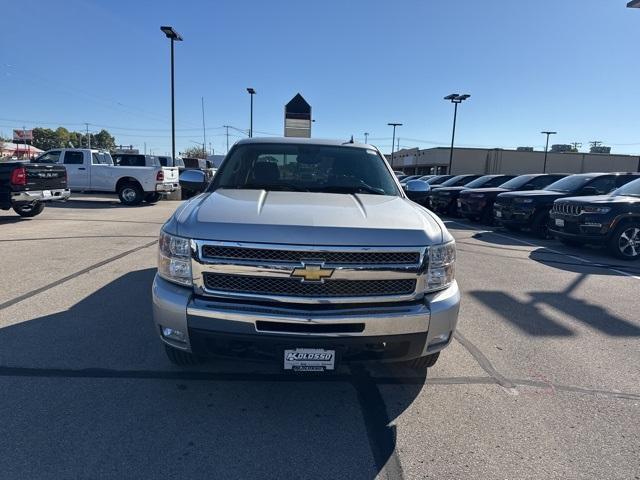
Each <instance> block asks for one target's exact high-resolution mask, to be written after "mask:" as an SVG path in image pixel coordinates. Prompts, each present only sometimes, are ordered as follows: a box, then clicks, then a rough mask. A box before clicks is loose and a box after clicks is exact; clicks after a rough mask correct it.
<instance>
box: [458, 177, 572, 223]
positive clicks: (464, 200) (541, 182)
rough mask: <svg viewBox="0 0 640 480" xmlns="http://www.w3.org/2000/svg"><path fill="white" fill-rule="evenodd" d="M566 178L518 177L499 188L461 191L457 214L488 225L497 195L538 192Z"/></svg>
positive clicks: (491, 219)
mask: <svg viewBox="0 0 640 480" xmlns="http://www.w3.org/2000/svg"><path fill="white" fill-rule="evenodd" d="M566 176H567V175H566V174H561V173H553V174H552V173H536V174H530V175H519V176H517V177H516V178H512V179H511V180H509V181H508V182H506V183H503V184H502V185H500V186H499V187H495V188H476V189H474V190H463V191H462V192H460V198H458V212H460V214H461V215H462V216H463V217H466V218H468V219H469V220H475V221H478V220H479V221H482V222H483V223H486V224H489V225H490V224H492V223H493V202H494V201H495V200H496V197H497V196H498V195H499V194H501V193H504V192H523V191H526V190H540V189H541V188H544V187H546V186H547V185H550V184H552V183H553V182H555V181H557V180H560V179H561V178H564V177H566Z"/></svg>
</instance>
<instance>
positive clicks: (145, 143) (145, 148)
mask: <svg viewBox="0 0 640 480" xmlns="http://www.w3.org/2000/svg"><path fill="white" fill-rule="evenodd" d="M144 154H145V155H146V154H147V142H144Z"/></svg>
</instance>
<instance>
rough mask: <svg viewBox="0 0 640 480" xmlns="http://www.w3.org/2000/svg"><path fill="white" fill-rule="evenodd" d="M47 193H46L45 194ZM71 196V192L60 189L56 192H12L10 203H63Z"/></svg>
mask: <svg viewBox="0 0 640 480" xmlns="http://www.w3.org/2000/svg"><path fill="white" fill-rule="evenodd" d="M47 192H48V193H47ZM70 196H71V190H69V189H68V188H60V189H56V190H33V191H25V192H12V193H11V202H12V203H18V202H27V203H31V202H35V201H38V202H50V201H63V200H67V199H68V198H69V197H70Z"/></svg>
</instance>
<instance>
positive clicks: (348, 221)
mask: <svg viewBox="0 0 640 480" xmlns="http://www.w3.org/2000/svg"><path fill="white" fill-rule="evenodd" d="M181 182H184V183H185V184H186V183H188V184H189V185H188V187H189V188H192V189H198V190H200V191H202V192H203V193H201V194H199V195H197V196H195V197H193V198H192V199H191V200H189V201H188V202H185V203H184V204H183V205H182V206H181V207H180V208H178V209H177V210H176V212H175V213H174V215H173V216H172V217H171V218H170V219H169V220H168V221H167V222H166V223H165V224H164V226H163V227H162V231H161V233H160V242H159V254H158V274H157V275H156V277H155V280H154V282H153V315H154V320H155V323H156V325H157V331H158V333H159V335H160V338H161V339H162V341H163V342H164V344H165V348H166V351H167V355H168V357H169V359H170V360H171V361H172V362H173V363H176V364H178V365H192V364H195V363H197V362H199V361H201V360H202V359H203V358H205V357H207V356H240V357H243V358H265V359H272V360H274V361H277V362H279V363H281V364H282V366H283V368H284V369H285V370H291V371H325V370H333V369H335V368H336V365H337V364H338V363H339V362H365V361H384V362H407V363H408V364H409V365H410V366H412V367H414V368H417V369H425V368H428V367H430V366H432V365H433V364H434V363H435V362H436V360H437V358H438V355H439V352H440V351H441V350H442V349H443V348H445V347H446V346H447V345H449V343H450V342H451V339H452V336H453V332H454V330H455V327H456V323H457V317H458V308H459V303H460V293H459V291H458V285H457V283H456V281H455V280H454V271H455V259H456V249H455V242H454V240H453V237H452V236H451V234H450V233H449V232H448V231H447V229H446V227H445V226H444V225H443V224H442V222H441V221H440V220H439V219H438V217H436V216H435V215H434V214H433V213H431V212H430V211H428V210H427V209H425V208H423V207H421V206H419V205H418V204H416V203H414V202H412V201H411V200H410V199H409V198H408V196H407V193H405V192H403V190H402V189H401V188H400V185H399V183H398V181H397V180H396V177H395V176H394V174H393V171H392V170H391V168H390V167H389V165H388V164H387V162H386V161H385V159H384V157H383V156H382V154H381V153H380V152H379V151H378V150H377V149H376V148H375V147H372V146H370V145H363V144H355V143H352V142H348V143H341V142H336V141H321V140H315V139H313V140H310V139H293V138H268V139H256V138H254V139H247V140H243V141H240V142H238V143H237V144H236V145H235V146H234V147H233V148H232V150H231V151H230V152H229V154H228V155H227V157H226V158H225V160H224V162H223V163H222V165H221V167H220V169H219V170H218V173H217V175H216V176H215V177H214V179H213V181H212V182H211V183H210V184H207V183H206V181H205V178H204V175H203V174H202V172H198V171H191V172H185V173H184V174H183V177H182V178H181ZM410 183H411V182H410ZM420 183H423V182H420ZM415 188H416V190H417V191H418V190H420V189H421V188H420V185H418V184H417V185H416V187H415ZM408 190H409V192H411V191H412V185H409V186H408Z"/></svg>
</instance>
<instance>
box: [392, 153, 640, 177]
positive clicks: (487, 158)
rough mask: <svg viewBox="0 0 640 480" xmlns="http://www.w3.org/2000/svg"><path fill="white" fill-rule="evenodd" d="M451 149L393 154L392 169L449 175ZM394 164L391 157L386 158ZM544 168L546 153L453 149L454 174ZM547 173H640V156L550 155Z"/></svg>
mask: <svg viewBox="0 0 640 480" xmlns="http://www.w3.org/2000/svg"><path fill="white" fill-rule="evenodd" d="M449 152H450V149H449V148H448V147H437V148H427V149H418V148H410V149H402V150H399V151H397V152H394V154H393V165H392V167H393V169H394V170H402V171H403V172H404V173H406V174H408V175H412V174H424V175H428V174H436V173H447V170H448V167H449ZM386 157H387V159H388V160H389V161H391V155H387V156H386ZM543 168H544V152H541V151H521V150H507V149H501V148H454V151H453V164H452V166H451V173H452V174H461V173H483V174H490V173H505V174H514V175H520V174H524V173H540V172H542V171H543ZM546 171H547V172H559V173H583V172H637V171H640V156H638V155H616V154H611V153H580V152H562V153H554V152H549V153H548V154H547V167H546Z"/></svg>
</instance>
